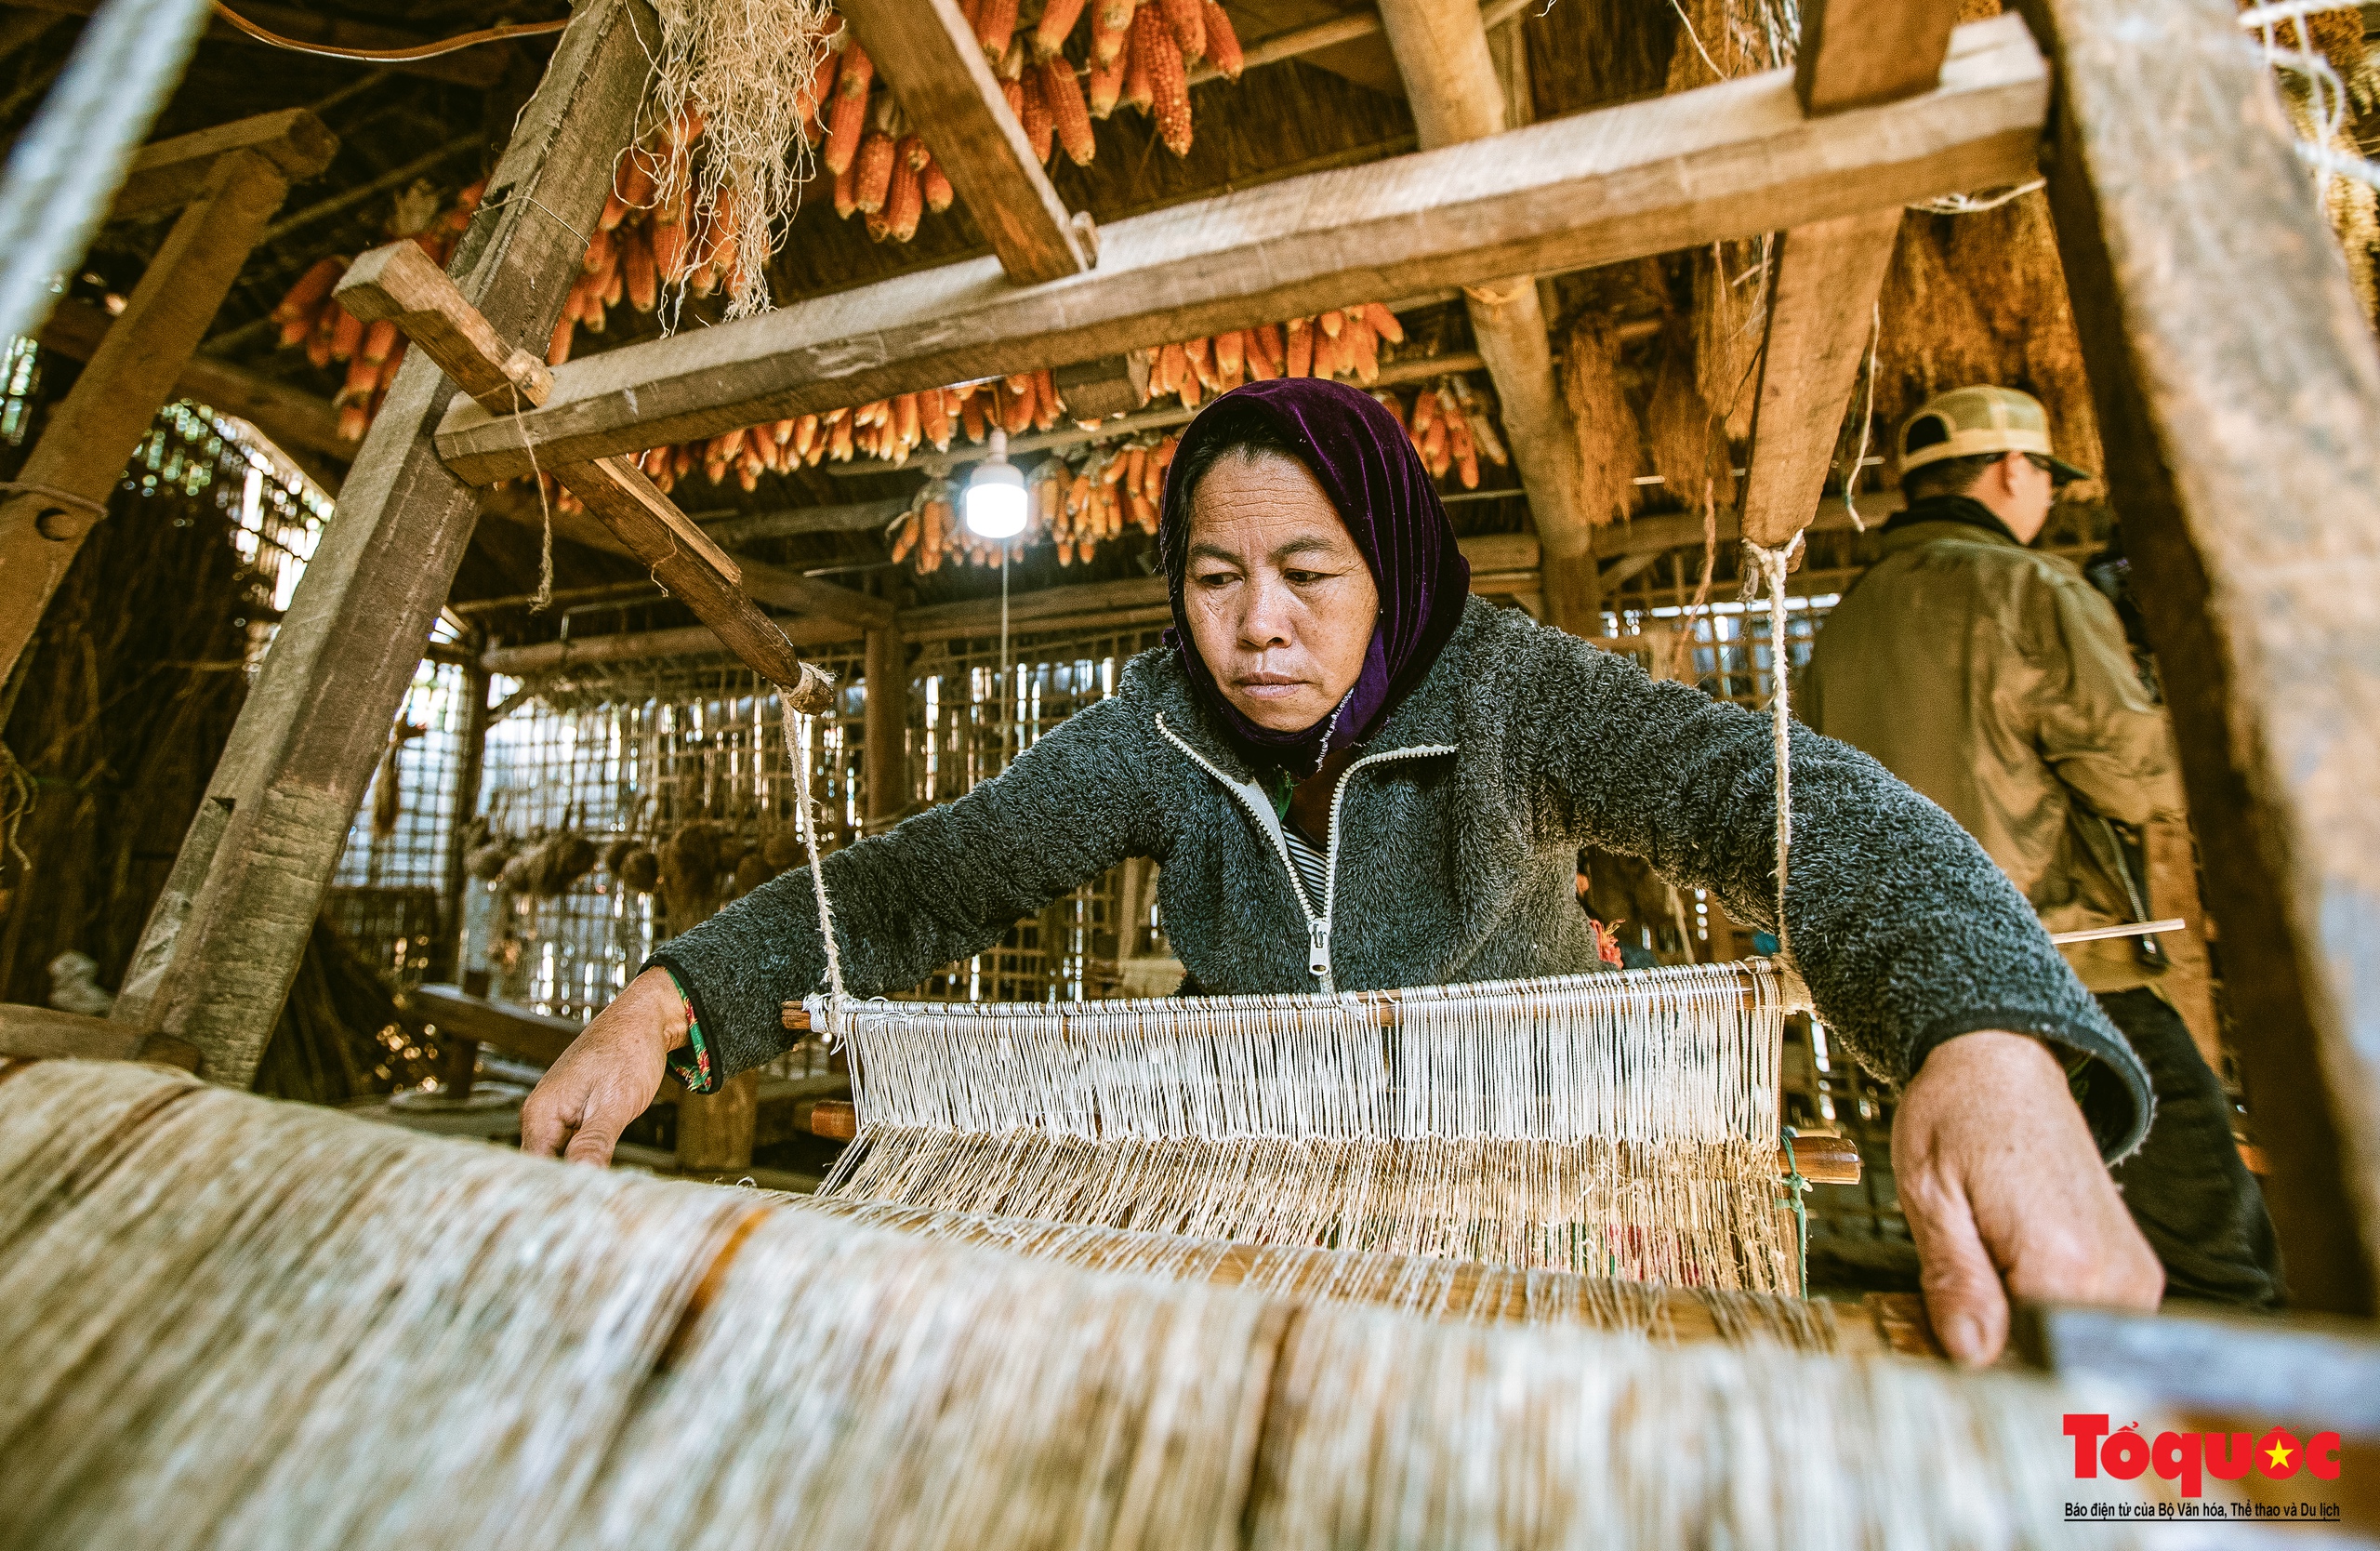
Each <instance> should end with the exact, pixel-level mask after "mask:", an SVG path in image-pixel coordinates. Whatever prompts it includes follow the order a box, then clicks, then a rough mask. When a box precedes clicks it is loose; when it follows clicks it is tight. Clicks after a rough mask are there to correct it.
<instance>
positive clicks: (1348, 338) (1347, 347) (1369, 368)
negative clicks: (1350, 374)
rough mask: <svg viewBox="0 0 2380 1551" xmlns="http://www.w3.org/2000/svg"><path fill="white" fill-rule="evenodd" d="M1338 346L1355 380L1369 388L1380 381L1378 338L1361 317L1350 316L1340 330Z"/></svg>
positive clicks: (1370, 326)
mask: <svg viewBox="0 0 2380 1551" xmlns="http://www.w3.org/2000/svg"><path fill="white" fill-rule="evenodd" d="M1339 345H1340V348H1341V350H1342V351H1343V352H1344V353H1345V357H1346V362H1347V365H1348V366H1349V367H1351V368H1352V369H1353V370H1354V372H1355V380H1356V381H1357V382H1360V383H1363V384H1365V385H1367V386H1369V385H1370V384H1372V383H1375V382H1378V381H1379V380H1380V337H1379V336H1378V335H1376V334H1374V333H1373V332H1372V325H1369V324H1368V323H1366V322H1365V321H1364V320H1363V319H1362V318H1361V317H1356V316H1351V317H1349V318H1348V320H1347V325H1346V326H1345V327H1344V328H1342V329H1341V330H1340V333H1339Z"/></svg>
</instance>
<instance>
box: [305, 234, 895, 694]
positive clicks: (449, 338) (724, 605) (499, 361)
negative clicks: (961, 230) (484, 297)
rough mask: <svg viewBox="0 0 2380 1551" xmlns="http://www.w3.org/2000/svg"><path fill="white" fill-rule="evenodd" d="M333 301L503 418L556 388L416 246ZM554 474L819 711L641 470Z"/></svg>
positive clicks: (347, 282)
mask: <svg viewBox="0 0 2380 1551" xmlns="http://www.w3.org/2000/svg"><path fill="white" fill-rule="evenodd" d="M335 294H336V295H337V298H338V300H339V301H340V303H341V304H342V305H344V306H345V307H346V308H347V310H348V311H349V312H352V313H354V314H355V315H356V316H357V317H360V318H363V319H364V320H365V321H366V322H378V321H380V320H382V319H387V320H389V321H391V322H393V323H394V324H395V325H397V327H398V328H399V329H401V330H403V333H404V335H405V337H406V338H409V339H411V340H413V342H414V343H416V344H417V345H419V346H420V347H421V348H422V349H423V350H424V351H427V352H428V353H429V356H430V359H431V360H432V361H434V362H436V363H437V364H438V365H439V366H440V367H441V368H442V369H443V370H444V371H445V372H446V373H447V375H448V376H450V377H452V378H454V379H455V380H456V382H458V383H460V384H461V385H462V389H463V391H465V392H467V393H469V394H470V395H471V397H472V398H474V399H476V400H478V401H479V402H480V403H481V404H483V405H485V406H486V407H488V408H489V409H492V410H497V411H501V412H505V413H510V412H512V411H514V410H517V409H524V408H531V407H534V406H536V404H542V403H544V402H545V399H546V396H547V394H549V392H551V391H553V375H552V374H551V373H550V372H549V371H548V370H547V369H546V365H545V363H544V362H542V361H539V360H537V359H536V357H535V356H533V355H531V354H529V353H528V352H527V351H523V350H521V349H519V348H517V347H509V346H507V345H505V344H504V343H503V342H502V341H501V340H499V339H498V338H497V337H496V329H495V328H494V326H493V325H490V324H489V323H488V321H487V319H485V318H484V317H482V316H481V315H480V313H479V312H478V310H477V309H475V308H474V307H472V306H471V304H470V303H469V302H468V301H465V300H464V299H463V294H462V293H461V292H460V291H458V290H456V288H455V283H454V282H453V281H451V280H449V279H447V278H446V274H445V272H444V271H443V270H441V269H439V267H438V266H437V265H435V264H433V263H431V262H430V259H429V256H428V255H426V254H424V253H423V252H422V251H421V249H420V248H419V247H418V246H417V245H414V244H413V243H411V242H402V243H390V245H388V246H386V247H376V248H374V249H373V250H372V251H371V252H369V253H367V254H365V255H364V257H363V258H361V259H357V260H356V261H355V262H354V264H353V265H352V266H350V268H349V270H348V272H347V274H346V277H345V278H344V279H342V280H340V281H339V283H338V290H337V293H335ZM553 475H554V478H555V479H557V480H559V481H561V482H562V484H563V485H565V486H567V487H568V488H569V489H570V491H571V492H572V493H573V494H575V496H577V497H578V498H579V499H580V500H581V501H583V502H585V503H586V506H587V510H589V511H591V512H593V513H594V514H595V518H596V520H597V521H598V522H600V523H602V524H603V526H604V527H606V528H608V529H610V530H611V533H612V537H614V538H615V539H617V540H618V541H619V543H620V546H621V547H622V548H623V549H625V550H627V551H628V553H629V554H630V555H632V556H633V557H635V559H636V560H637V561H638V563H641V564H642V565H643V566H644V567H645V568H646V569H647V570H648V571H650V572H651V573H652V575H653V578H654V580H655V581H657V582H659V583H660V584H661V585H662V587H663V588H665V589H667V590H668V592H669V593H670V594H671V595H672V596H673V597H675V598H677V599H678V600H679V601H681V603H685V605H686V606H687V607H689V608H691V609H693V610H694V615H695V617H697V618H699V619H700V620H702V622H703V623H704V624H706V625H707V626H709V627H710V629H711V630H712V632H713V633H715V634H716V635H717V636H718V637H719V638H720V640H721V641H723V642H725V643H727V644H728V646H729V648H730V649H731V650H732V651H734V653H735V655H736V656H739V657H741V658H743V659H744V661H745V663H746V664H747V666H749V667H750V668H752V669H754V670H755V671H756V672H758V673H759V674H760V676H761V677H762V678H764V679H766V680H768V681H769V682H770V683H774V684H775V685H777V686H778V687H779V688H780V689H782V690H783V691H784V692H785V693H786V696H787V699H788V700H789V701H790V702H791V703H792V705H793V707H794V709H797V710H806V711H817V710H823V709H826V705H827V699H828V696H829V695H830V693H831V690H830V687H829V686H830V683H831V681H829V680H828V679H827V677H826V674H824V673H822V672H821V671H820V670H819V669H815V668H813V667H811V666H810V665H809V664H807V663H805V662H803V661H801V660H800V658H799V657H797V656H795V655H794V651H793V644H792V643H790V642H788V641H787V640H786V638H785V632H784V631H783V630H778V629H777V628H776V626H775V625H774V624H773V623H772V622H771V621H770V619H769V616H767V615H765V614H762V613H761V612H760V607H759V605H757V604H756V603H753V602H752V599H751V595H750V593H749V592H748V591H747V590H746V587H745V579H744V571H743V567H741V566H739V565H738V564H736V563H735V562H734V560H732V559H730V558H729V557H728V554H727V551H726V550H722V549H721V548H720V547H719V546H718V545H717V544H715V543H713V542H711V538H710V536H709V535H708V534H707V533H705V532H703V530H702V529H700V528H698V527H696V526H695V525H694V524H693V523H691V522H689V521H687V519H686V516H685V514H684V513H683V512H681V511H680V510H678V509H677V507H676V506H675V505H674V504H672V503H671V501H670V499H669V497H667V496H665V495H663V494H662V493H661V492H660V491H659V490H658V489H656V488H655V486H654V484H653V482H652V481H651V480H649V479H647V478H645V477H644V471H642V470H641V469H639V468H638V467H637V466H636V465H635V464H634V463H632V462H629V461H628V459H626V458H622V457H598V458H590V459H588V461H586V462H584V463H559V464H556V465H555V466H554V470H553ZM770 569H771V571H772V572H773V579H774V581H775V582H776V583H777V584H778V587H779V589H780V590H788V589H789V590H791V591H792V593H793V594H794V595H795V596H797V597H801V598H805V599H808V598H812V597H813V596H814V595H815V594H816V593H818V592H821V591H824V592H834V593H841V592H843V591H844V589H841V588H837V587H831V586H828V585H827V584H825V583H821V582H814V581H812V580H811V579H810V578H809V577H803V576H800V575H799V574H798V573H794V572H778V571H774V567H772V568H770ZM854 596H856V594H854ZM866 601H872V600H866ZM865 612H866V616H867V617H870V618H873V617H876V616H877V615H878V614H879V612H880V614H881V615H882V616H884V617H886V618H889V617H891V615H892V609H891V607H890V606H889V605H886V606H884V607H883V608H882V609H881V610H880V611H874V610H872V611H865Z"/></svg>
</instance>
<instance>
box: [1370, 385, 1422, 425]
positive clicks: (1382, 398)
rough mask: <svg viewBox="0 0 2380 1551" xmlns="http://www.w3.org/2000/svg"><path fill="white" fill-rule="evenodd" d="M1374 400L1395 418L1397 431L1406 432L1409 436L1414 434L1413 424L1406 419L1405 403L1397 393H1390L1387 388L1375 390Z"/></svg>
mask: <svg viewBox="0 0 2380 1551" xmlns="http://www.w3.org/2000/svg"><path fill="white" fill-rule="evenodd" d="M1372 399H1373V401H1374V402H1375V403H1377V404H1379V405H1380V406H1381V407H1382V409H1385V410H1387V411H1388V412H1389V414H1390V415H1391V416H1393V417H1394V418H1395V420H1396V429H1397V430H1399V431H1404V432H1405V433H1406V434H1407V435H1408V436H1410V435H1411V434H1412V433H1413V428H1412V424H1411V422H1410V421H1408V420H1407V419H1406V418H1405V401H1404V400H1403V399H1400V398H1398V397H1397V396H1396V395H1395V393H1392V392H1390V391H1388V390H1387V389H1385V388H1382V389H1377V390H1375V391H1373V393H1372Z"/></svg>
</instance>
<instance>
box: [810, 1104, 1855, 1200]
mask: <svg viewBox="0 0 2380 1551" xmlns="http://www.w3.org/2000/svg"><path fill="white" fill-rule="evenodd" d="M800 1124H801V1125H802V1126H803V1127H804V1128H806V1129H807V1130H808V1131H809V1133H810V1134H811V1135H813V1136H817V1137H823V1138H824V1139H826V1140H827V1141H830V1142H848V1141H851V1140H852V1139H853V1138H854V1137H856V1136H858V1134H859V1109H858V1107H857V1106H855V1105H853V1104H852V1103H851V1102H850V1101H849V1100H846V1099H818V1100H815V1101H814V1102H813V1103H812V1104H811V1105H810V1106H809V1111H808V1114H807V1116H806V1117H805V1118H803V1119H802V1120H801V1121H800ZM1790 1146H1791V1147H1792V1151H1791V1152H1788V1151H1787V1149H1786V1148H1785V1147H1778V1149H1777V1172H1778V1174H1779V1175H1790V1174H1792V1173H1794V1172H1795V1171H1796V1170H1798V1171H1799V1172H1800V1173H1801V1175H1802V1177H1803V1178H1804V1179H1806V1180H1808V1181H1809V1182H1810V1183H1811V1184H1813V1185H1857V1184H1858V1183H1859V1147H1858V1143H1856V1142H1853V1141H1851V1140H1850V1139H1849V1138H1847V1137H1844V1136H1840V1135H1837V1134H1835V1133H1832V1132H1807V1131H1805V1132H1803V1133H1799V1134H1798V1135H1796V1136H1794V1137H1793V1139H1792V1143H1791V1144H1790Z"/></svg>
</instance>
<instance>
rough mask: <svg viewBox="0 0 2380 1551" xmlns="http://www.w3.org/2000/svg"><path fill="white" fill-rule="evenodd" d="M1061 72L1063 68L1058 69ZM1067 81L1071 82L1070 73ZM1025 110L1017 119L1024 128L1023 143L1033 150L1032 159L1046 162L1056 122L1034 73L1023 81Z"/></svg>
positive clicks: (1038, 77)
mask: <svg viewBox="0 0 2380 1551" xmlns="http://www.w3.org/2000/svg"><path fill="white" fill-rule="evenodd" d="M1060 68H1061V69H1062V70H1063V69H1064V66H1061V67H1060ZM1067 79H1068V80H1072V79H1073V75H1072V73H1070V72H1069V73H1068V74H1067ZM1024 89H1025V109H1024V111H1023V112H1022V113H1019V114H1017V119H1018V121H1019V122H1020V123H1022V124H1023V125H1024V126H1025V143H1026V144H1027V145H1030V146H1031V147H1032V148H1033V159H1034V160H1035V161H1037V162H1047V161H1048V160H1049V159H1050V148H1051V142H1052V140H1053V139H1054V138H1055V137H1056V134H1057V128H1058V126H1057V120H1056V118H1055V117H1054V116H1053V115H1052V114H1051V111H1050V99H1049V96H1048V94H1047V93H1045V92H1044V91H1043V90H1042V87H1041V73H1040V72H1039V71H1038V70H1037V71H1035V72H1034V73H1032V74H1030V75H1027V76H1026V77H1025V81H1024Z"/></svg>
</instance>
